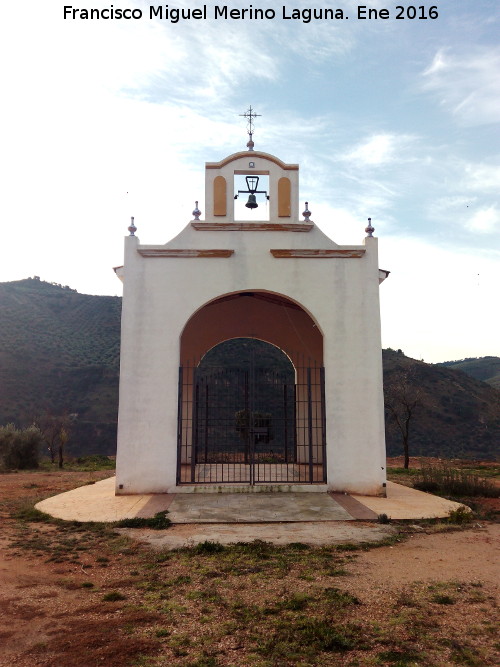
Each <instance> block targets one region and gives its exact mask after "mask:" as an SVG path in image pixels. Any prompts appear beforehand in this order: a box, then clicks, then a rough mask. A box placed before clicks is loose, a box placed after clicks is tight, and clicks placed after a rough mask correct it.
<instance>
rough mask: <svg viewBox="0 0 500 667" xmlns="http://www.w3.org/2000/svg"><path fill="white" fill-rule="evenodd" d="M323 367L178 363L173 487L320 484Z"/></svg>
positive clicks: (323, 469) (323, 472)
mask: <svg viewBox="0 0 500 667" xmlns="http://www.w3.org/2000/svg"><path fill="white" fill-rule="evenodd" d="M325 456H326V442H325V394H324V368H322V367H310V366H307V367H299V368H297V367H296V368H295V371H292V372H287V371H286V370H276V369H272V368H265V367H259V366H257V365H254V364H253V363H252V364H251V365H249V366H247V367H242V368H235V367H209V368H202V367H200V366H196V367H190V366H182V367H181V368H180V369H179V414H178V456H177V461H178V463H177V483H178V484H221V483H238V484H259V483H267V484H269V483H275V484H277V483H287V484H313V483H316V484H318V483H324V482H326V460H325Z"/></svg>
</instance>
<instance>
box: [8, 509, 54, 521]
mask: <svg viewBox="0 0 500 667" xmlns="http://www.w3.org/2000/svg"><path fill="white" fill-rule="evenodd" d="M14 518H15V519H19V520H20V521H26V522H29V523H37V522H42V521H44V522H53V521H54V519H53V517H51V516H50V514H47V513H46V512H40V510H37V509H36V508H35V507H33V505H26V506H25V507H22V508H20V509H19V510H18V511H17V512H16V513H15V514H14Z"/></svg>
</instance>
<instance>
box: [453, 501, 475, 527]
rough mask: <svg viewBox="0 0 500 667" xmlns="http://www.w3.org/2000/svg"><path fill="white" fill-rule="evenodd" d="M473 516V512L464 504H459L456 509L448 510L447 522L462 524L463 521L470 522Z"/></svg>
mask: <svg viewBox="0 0 500 667" xmlns="http://www.w3.org/2000/svg"><path fill="white" fill-rule="evenodd" d="M473 518H474V514H473V513H472V512H471V511H470V509H469V508H468V507H466V506H465V505H460V506H459V507H457V509H455V510H450V511H449V512H448V523H455V524H457V525H462V524H464V523H470V522H471V521H472V520H473Z"/></svg>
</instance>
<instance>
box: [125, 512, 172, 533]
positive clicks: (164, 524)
mask: <svg viewBox="0 0 500 667" xmlns="http://www.w3.org/2000/svg"><path fill="white" fill-rule="evenodd" d="M167 514H168V511H167V510H165V511H163V512H157V513H156V514H155V515H154V517H150V518H141V517H132V518H130V519H121V520H120V521H117V522H116V524H115V526H116V527H117V528H151V529H153V530H165V529H166V528H169V527H170V526H171V525H172V521H171V520H170V519H169V518H168V517H167Z"/></svg>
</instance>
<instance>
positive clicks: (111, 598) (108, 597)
mask: <svg viewBox="0 0 500 667" xmlns="http://www.w3.org/2000/svg"><path fill="white" fill-rule="evenodd" d="M102 599H103V602H119V601H120V600H126V599H127V597H126V596H125V595H123V593H120V592H119V591H111V592H109V593H106V594H105V595H103V596H102Z"/></svg>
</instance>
